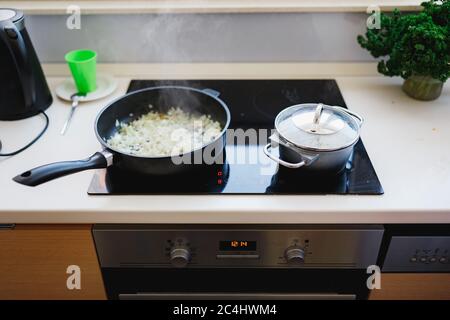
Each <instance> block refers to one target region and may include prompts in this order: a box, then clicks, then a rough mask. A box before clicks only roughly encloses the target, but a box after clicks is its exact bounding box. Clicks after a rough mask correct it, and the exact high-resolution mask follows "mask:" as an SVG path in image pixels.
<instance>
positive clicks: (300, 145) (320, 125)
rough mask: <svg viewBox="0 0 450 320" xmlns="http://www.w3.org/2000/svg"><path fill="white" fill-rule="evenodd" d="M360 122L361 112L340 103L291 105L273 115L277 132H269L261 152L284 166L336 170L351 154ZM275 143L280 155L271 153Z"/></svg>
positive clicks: (312, 169) (340, 168) (311, 169)
mask: <svg viewBox="0 0 450 320" xmlns="http://www.w3.org/2000/svg"><path fill="white" fill-rule="evenodd" d="M363 122H364V119H363V118H362V117H361V116H359V115H358V114H356V113H354V112H352V111H349V110H347V109H345V108H342V107H337V106H327V105H324V104H322V103H319V104H315V103H308V104H298V105H294V106H291V107H288V108H286V109H284V110H282V111H281V112H280V113H279V114H278V116H277V117H276V119H275V129H276V133H275V134H273V135H272V136H270V138H269V139H270V141H271V142H270V143H269V144H267V145H266V146H265V147H264V153H265V154H266V155H267V156H268V157H269V158H270V159H272V160H273V161H275V162H278V163H279V164H280V165H282V166H285V167H287V168H292V169H297V168H302V170H305V171H306V170H307V171H319V172H321V173H331V172H333V173H337V172H339V171H341V170H342V169H344V167H345V164H346V163H347V161H348V159H349V158H350V156H351V155H352V152H353V147H354V145H355V144H356V143H357V142H358V140H359V136H360V128H361V125H362V124H363ZM275 146H278V147H279V157H277V156H276V155H275V154H273V153H272V150H271V149H272V147H275Z"/></svg>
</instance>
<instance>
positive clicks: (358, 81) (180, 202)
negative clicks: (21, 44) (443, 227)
mask: <svg viewBox="0 0 450 320" xmlns="http://www.w3.org/2000/svg"><path fill="white" fill-rule="evenodd" d="M284 67H286V65H285V66H284ZM251 69H252V70H253V72H254V73H253V74H248V73H247V74H245V75H243V76H244V77H246V78H249V77H254V78H258V77H262V75H263V76H264V77H267V74H268V73H270V72H271V74H272V76H273V77H274V78H279V77H280V76H281V75H280V74H277V68H276V66H274V65H271V69H270V70H271V71H270V70H268V69H267V68H264V67H263V66H261V68H255V65H253V66H252V68H251ZM294 69H295V68H294ZM239 70H242V68H240V67H238V66H233V65H230V66H228V67H227V72H231V73H232V74H233V75H234V77H235V78H239ZM257 70H261V73H258V71H257ZM247 71H248V70H247ZM269 71H270V72H269ZM197 72H198V74H197V77H198V76H199V75H201V76H202V77H210V78H220V77H221V76H222V75H221V74H218V73H214V69H208V70H203V69H202V70H200V69H199V70H197ZM182 73H183V70H180V74H182ZM319 73H321V72H319ZM150 74H151V73H149V75H150ZM321 74H323V72H322V73H321ZM192 75H193V77H196V75H195V74H192ZM139 77H140V78H145V76H143V74H142V72H141V74H140V75H139ZM150 77H151V75H150ZM290 77H292V75H291V76H290ZM302 77H304V75H302V74H301V72H300V73H299V76H298V78H302ZM331 77H333V73H332V70H330V78H331ZM131 78H132V77H130V76H126V77H119V80H120V81H119V82H120V84H119V88H118V89H117V90H116V92H115V93H114V94H113V95H112V96H110V97H108V98H106V99H103V100H101V101H98V102H92V103H83V104H82V105H80V107H79V109H78V110H77V113H76V114H75V117H74V119H73V122H72V124H71V127H70V129H69V131H68V132H67V134H66V136H61V135H60V134H59V131H60V130H61V127H62V125H63V122H64V120H65V119H66V116H67V113H68V111H69V109H68V107H69V105H68V104H67V103H66V102H62V101H61V100H59V99H57V98H55V100H54V103H53V105H52V106H51V107H50V108H49V109H48V115H49V117H50V127H49V129H48V131H47V133H46V134H45V135H44V136H43V138H42V139H41V140H39V141H38V142H37V143H36V144H35V145H33V146H32V147H31V148H29V149H28V150H26V151H25V152H23V153H21V154H19V155H17V156H14V157H10V158H3V159H1V158H0V190H1V192H0V194H1V196H0V199H1V202H0V223H450V88H449V86H448V85H446V86H445V87H444V91H443V93H442V96H441V97H440V98H439V99H438V100H436V101H433V102H419V101H415V100H412V99H411V98H409V97H407V96H406V95H405V94H404V93H403V92H402V91H401V88H400V85H401V83H402V80H401V79H398V78H397V79H391V78H387V77H381V76H339V77H336V79H337V82H338V84H339V87H340V89H341V91H342V94H343V95H344V98H345V101H346V103H347V106H348V107H349V108H350V109H352V110H354V111H356V112H358V113H360V114H362V115H363V116H364V117H365V119H366V122H365V124H364V127H363V129H362V139H363V141H364V144H365V147H366V149H367V152H368V153H369V156H370V158H371V160H372V163H373V165H374V167H375V169H376V172H377V174H378V176H379V178H380V181H381V183H382V185H383V188H384V191H385V194H384V195H382V196H366V195H364V196H349V195H345V196H342V195H327V196H311V195H305V196H279V195H267V196H264V195H241V196H237V195H204V196H89V195H87V193H86V191H87V188H88V186H89V183H90V181H91V178H92V174H93V172H92V171H87V172H82V173H78V174H74V175H71V176H67V177H64V178H61V179H57V180H55V181H52V182H49V183H46V184H43V185H41V186H38V187H34V188H32V187H26V186H23V185H19V184H17V183H15V182H13V181H12V180H11V178H12V177H13V176H15V175H17V174H19V173H21V172H23V171H25V170H27V169H30V168H33V167H35V166H38V165H42V164H46V163H49V162H54V161H60V160H70V159H81V158H85V157H87V156H90V155H91V154H92V153H94V152H95V151H98V150H99V144H98V142H97V140H96V138H95V135H94V130H93V122H94V118H95V116H96V114H97V112H98V111H99V109H100V108H102V107H103V106H104V105H105V104H106V103H107V102H108V101H110V100H111V99H114V98H116V97H118V96H120V95H121V94H123V93H124V92H125V91H126V88H127V86H128V82H129V80H130V79H131ZM62 79H63V78H61V77H49V85H50V86H51V88H52V90H53V89H54V88H55V86H56V85H57V84H58V83H59V82H60V81H61V80H62ZM42 125H43V119H42V118H41V117H39V116H37V117H33V118H30V119H26V120H21V121H14V122H7V121H0V139H1V140H2V142H3V144H4V150H3V151H4V152H6V151H8V150H12V149H15V148H16V147H19V146H22V145H24V144H25V143H26V142H27V141H29V139H30V137H31V136H33V135H34V134H36V133H37V132H38V131H39V130H40V128H41V127H42Z"/></svg>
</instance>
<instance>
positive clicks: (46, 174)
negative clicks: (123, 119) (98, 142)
mask: <svg viewBox="0 0 450 320" xmlns="http://www.w3.org/2000/svg"><path fill="white" fill-rule="evenodd" d="M109 155H111V156H112V154H110V153H109V152H108V154H106V152H104V151H103V152H96V153H95V154H93V155H92V156H91V157H89V158H87V159H84V160H75V161H63V162H55V163H50V164H46V165H43V166H40V167H37V168H34V169H31V170H28V171H25V172H24V173H22V174H20V175H18V176H16V177H14V178H13V180H14V181H16V182H17V183H20V184H23V185H26V186H30V187H35V186H37V185H40V184H42V183H44V182H47V181H50V180H53V179H56V178H60V177H64V176H66V175H69V174H72V173H76V172H80V171H84V170H89V169H99V168H106V167H108V166H109V165H111V164H112V161H111V160H112V159H110V158H109V157H108V156H109Z"/></svg>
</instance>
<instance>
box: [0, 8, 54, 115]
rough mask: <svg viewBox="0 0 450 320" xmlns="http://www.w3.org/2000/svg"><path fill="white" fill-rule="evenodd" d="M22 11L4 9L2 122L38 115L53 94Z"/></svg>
mask: <svg viewBox="0 0 450 320" xmlns="http://www.w3.org/2000/svg"><path fill="white" fill-rule="evenodd" d="M24 22H25V18H24V15H23V13H22V12H21V11H18V10H15V9H2V8H0V120H17V119H23V118H28V117H31V116H34V115H36V114H38V113H40V112H42V111H44V110H45V109H47V108H48V107H49V106H50V105H51V103H52V95H51V94H50V90H49V89H48V85H47V81H46V80H45V76H44V73H43V72H42V68H41V65H40V63H39V60H38V57H37V55H36V52H35V51H34V48H33V45H32V43H31V40H30V37H29V35H28V32H27V30H26V29H25V23H24Z"/></svg>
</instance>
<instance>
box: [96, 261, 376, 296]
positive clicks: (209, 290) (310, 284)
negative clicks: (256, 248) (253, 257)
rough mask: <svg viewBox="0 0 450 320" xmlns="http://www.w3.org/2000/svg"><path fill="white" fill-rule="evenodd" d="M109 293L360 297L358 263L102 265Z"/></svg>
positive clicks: (363, 281)
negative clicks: (205, 266) (355, 265)
mask: <svg viewBox="0 0 450 320" xmlns="http://www.w3.org/2000/svg"><path fill="white" fill-rule="evenodd" d="M102 273H103V277H104V282H105V286H106V290H107V294H108V298H109V299H123V300H137V299H151V300H306V299H307V300H317V299H333V300H348V299H365V298H367V296H368V289H367V286H366V280H367V276H368V275H367V274H366V273H365V270H358V269H300V268H299V269H250V268H248V269H242V268H235V269H231V268H216V269H169V268H105V269H102Z"/></svg>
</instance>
